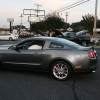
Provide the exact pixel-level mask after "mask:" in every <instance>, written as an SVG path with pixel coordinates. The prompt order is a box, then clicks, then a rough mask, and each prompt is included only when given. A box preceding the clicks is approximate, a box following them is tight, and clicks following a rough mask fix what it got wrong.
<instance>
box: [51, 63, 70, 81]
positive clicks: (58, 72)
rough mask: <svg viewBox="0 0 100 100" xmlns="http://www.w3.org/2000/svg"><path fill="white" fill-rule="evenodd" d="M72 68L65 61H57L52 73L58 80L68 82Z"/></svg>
mask: <svg viewBox="0 0 100 100" xmlns="http://www.w3.org/2000/svg"><path fill="white" fill-rule="evenodd" d="M71 72H72V71H71V68H70V66H69V65H68V64H67V63H66V62H64V61H56V62H54V63H53V65H52V68H51V73H52V75H53V76H54V78H56V79H58V80H66V79H67V78H68V77H69V76H70V75H71Z"/></svg>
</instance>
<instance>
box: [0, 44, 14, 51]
mask: <svg viewBox="0 0 100 100" xmlns="http://www.w3.org/2000/svg"><path fill="white" fill-rule="evenodd" d="M12 45H14V44H6V45H0V50H2V49H3V50H5V49H8V48H9V47H11V46H12Z"/></svg>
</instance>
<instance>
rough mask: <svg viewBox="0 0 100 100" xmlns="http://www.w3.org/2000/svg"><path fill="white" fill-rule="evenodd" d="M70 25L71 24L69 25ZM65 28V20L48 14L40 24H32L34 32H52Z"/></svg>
mask: <svg viewBox="0 0 100 100" xmlns="http://www.w3.org/2000/svg"><path fill="white" fill-rule="evenodd" d="M68 25H69V24H68ZM63 27H65V22H64V20H63V19H62V18H61V17H60V16H59V15H56V14H54V13H52V14H51V13H50V14H47V15H46V16H45V18H44V20H42V21H41V22H38V23H33V24H32V27H31V29H32V31H34V30H35V31H36V30H42V31H46V30H49V31H50V30H52V29H61V28H63Z"/></svg>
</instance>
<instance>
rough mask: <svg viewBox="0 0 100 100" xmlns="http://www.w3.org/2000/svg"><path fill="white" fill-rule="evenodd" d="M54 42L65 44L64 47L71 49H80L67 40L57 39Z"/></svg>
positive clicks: (77, 45)
mask: <svg viewBox="0 0 100 100" xmlns="http://www.w3.org/2000/svg"><path fill="white" fill-rule="evenodd" d="M55 41H57V42H60V43H62V44H65V45H67V46H69V47H72V48H79V47H80V45H79V44H77V43H74V42H72V41H69V40H66V39H61V38H57V39H56V40H55Z"/></svg>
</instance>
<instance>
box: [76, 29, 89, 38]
mask: <svg viewBox="0 0 100 100" xmlns="http://www.w3.org/2000/svg"><path fill="white" fill-rule="evenodd" d="M87 32H89V31H88V30H82V31H79V32H77V33H76V36H77V37H78V36H80V35H83V34H86V33H87Z"/></svg>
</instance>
